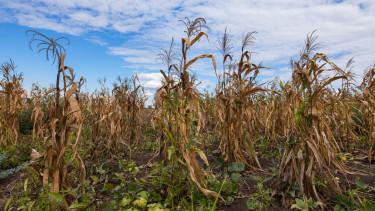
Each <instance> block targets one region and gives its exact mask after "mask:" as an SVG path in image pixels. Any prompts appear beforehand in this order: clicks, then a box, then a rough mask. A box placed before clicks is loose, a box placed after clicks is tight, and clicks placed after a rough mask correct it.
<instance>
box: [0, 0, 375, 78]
mask: <svg viewBox="0 0 375 211" xmlns="http://www.w3.org/2000/svg"><path fill="white" fill-rule="evenodd" d="M199 16H203V17H205V18H206V19H207V21H208V25H209V26H210V28H211V31H210V33H209V36H210V41H209V42H207V41H203V40H202V41H201V42H200V43H199V49H200V50H197V51H194V52H192V55H194V54H198V53H201V52H216V39H217V37H218V36H219V35H220V34H221V33H222V32H223V30H224V28H225V27H226V26H227V27H228V30H229V32H230V33H231V34H233V42H234V44H235V45H236V46H239V44H240V43H239V42H240V40H241V36H242V35H243V34H244V33H246V32H248V31H257V32H258V34H257V35H256V43H255V44H254V47H253V48H252V51H254V52H255V53H254V55H253V59H254V61H255V62H260V61H263V64H264V65H265V66H267V67H270V68H271V69H270V70H266V71H264V77H265V78H271V77H272V76H279V77H280V78H287V76H289V75H290V74H289V72H290V71H287V68H288V65H289V59H290V58H291V57H293V56H296V55H297V54H298V53H299V50H300V49H301V48H302V47H303V41H304V39H305V37H306V34H307V33H308V32H311V31H313V30H315V29H317V30H318V33H319V35H320V39H319V41H321V42H324V44H325V45H324V47H323V48H322V49H321V50H322V51H324V52H327V53H328V55H331V56H334V57H335V60H334V61H337V63H338V64H339V65H345V64H346V61H347V60H348V59H350V58H351V57H354V59H355V61H356V63H355V65H354V69H353V70H354V71H355V72H356V73H357V74H358V75H361V74H362V72H363V70H364V69H365V68H366V67H368V66H369V65H371V64H372V63H374V62H375V36H374V32H375V2H374V1H373V0H344V1H343V2H341V3H336V1H334V0H305V1H296V0H267V1H264V0H231V1H228V0H216V1H205V0H189V1H183V0H143V1H141V0H123V1H119V0H118V1H116V0H113V1H102V0H81V1H76V0H65V1H58V0H29V1H25V0H13V1H7V0H0V21H5V22H16V23H18V24H21V25H26V26H31V27H35V28H44V29H51V30H55V31H58V32H63V33H69V34H74V35H84V33H86V32H91V31H99V32H103V33H104V32H108V31H110V32H111V33H112V32H118V33H125V34H126V36H127V40H126V41H125V43H123V44H122V45H121V46H120V47H118V46H112V47H109V49H108V51H109V53H110V54H112V55H116V56H121V57H123V59H124V66H125V67H127V68H131V69H134V70H136V71H146V72H147V73H150V72H151V73H152V72H155V71H158V70H159V69H160V68H162V67H163V66H162V64H161V63H160V62H159V61H157V53H159V51H160V49H161V48H166V47H168V42H169V41H170V39H171V37H175V38H176V42H178V41H179V39H177V38H179V37H180V36H181V35H182V33H183V25H182V24H181V23H180V22H179V21H178V20H179V19H182V18H184V17H191V18H193V17H199ZM92 41H93V42H95V41H94V40H92ZM104 42H105V41H104ZM97 44H100V43H97ZM107 46H108V45H107ZM176 50H177V52H179V49H178V46H177V49H176ZM218 57H219V56H218V55H217V60H218V61H219V58H218ZM218 63H220V62H218ZM219 68H220V67H219ZM193 70H194V72H196V73H197V74H198V75H203V76H210V77H214V75H213V70H212V68H211V67H210V66H209V64H208V63H207V62H201V63H198V64H196V65H195V66H194V67H193ZM261 75H262V73H261ZM151 84H153V85H155V84H154V83H151Z"/></svg>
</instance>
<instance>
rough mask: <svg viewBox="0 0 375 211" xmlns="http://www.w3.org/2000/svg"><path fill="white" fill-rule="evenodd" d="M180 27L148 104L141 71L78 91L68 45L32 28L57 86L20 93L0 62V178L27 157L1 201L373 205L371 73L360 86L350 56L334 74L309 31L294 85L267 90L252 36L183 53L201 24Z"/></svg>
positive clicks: (18, 81) (7, 204)
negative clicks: (210, 76)
mask: <svg viewBox="0 0 375 211" xmlns="http://www.w3.org/2000/svg"><path fill="white" fill-rule="evenodd" d="M181 24H182V25H183V26H185V31H184V32H185V33H184V35H183V37H181V38H180V39H179V40H174V39H172V41H171V45H170V46H169V48H167V49H166V50H163V51H162V52H161V53H160V54H159V57H160V59H161V61H162V62H163V63H164V64H165V67H161V70H160V74H161V75H162V81H161V84H162V85H161V87H159V88H158V89H157V92H156V93H155V98H154V105H153V107H150V108H146V101H147V97H146V94H145V89H144V87H143V85H142V82H141V80H140V79H139V77H138V76H137V75H136V74H135V75H133V76H132V77H130V78H123V77H119V78H118V80H117V81H116V82H114V83H113V84H112V86H107V84H106V80H101V81H100V82H99V84H100V87H98V89H97V90H95V91H92V92H85V91H83V89H82V87H83V86H84V84H85V82H86V80H85V78H83V77H81V78H78V76H77V75H80V72H79V70H76V69H74V67H70V66H68V65H69V64H66V57H67V56H68V55H69V52H67V51H66V50H65V45H67V44H68V43H69V40H68V39H67V38H65V37H59V38H54V37H49V36H48V35H45V34H43V33H40V32H38V31H33V30H30V31H27V35H28V36H29V38H30V42H29V46H30V49H31V50H32V51H35V52H36V53H40V55H42V56H44V58H43V57H42V58H40V59H45V60H47V61H49V62H50V63H51V64H52V65H51V67H52V68H51V69H52V70H51V71H53V73H54V75H55V78H53V79H51V80H52V81H54V84H53V86H52V87H48V88H43V87H41V86H39V85H37V84H34V85H33V88H32V90H29V91H30V92H29V93H28V91H27V90H26V89H25V88H23V75H22V73H17V71H21V70H18V69H17V67H16V64H15V62H14V61H13V60H10V61H5V62H4V63H3V64H2V65H1V66H0V70H1V75H0V146H1V149H2V150H1V151H0V164H1V165H0V170H1V169H3V168H5V167H7V166H12V165H10V164H9V162H10V161H9V162H3V160H4V159H1V156H2V155H3V154H2V153H6V152H13V154H14V153H15V154H14V155H16V156H20V157H21V155H23V157H24V158H23V159H24V161H28V162H29V163H28V164H27V165H26V166H25V167H23V169H22V170H20V172H21V173H17V175H18V177H17V183H16V184H15V185H14V186H13V187H12V191H10V192H9V194H8V195H7V196H6V200H4V201H2V200H0V207H2V208H4V210H149V211H156V210H158V211H159V210H234V209H237V210H289V209H293V210H295V209H297V210H374V209H375V179H374V178H375V167H374V166H373V165H374V162H375V65H372V66H369V68H368V69H367V70H365V73H364V75H363V76H362V78H361V80H360V81H358V80H355V79H354V78H355V77H354V74H353V73H352V70H351V65H352V60H350V61H348V63H347V65H346V66H345V67H339V66H338V65H337V64H336V63H335V61H334V59H331V58H330V56H329V55H327V54H325V53H324V52H320V48H319V43H318V33H317V32H315V31H314V32H312V33H309V34H308V35H307V37H306V40H305V45H304V46H301V47H302V50H301V52H300V54H299V56H298V58H296V59H293V60H292V61H291V65H290V70H291V72H292V75H291V78H289V79H288V80H286V81H281V80H274V81H269V82H266V83H265V82H263V81H262V80H260V79H259V76H261V75H262V71H263V70H264V69H267V65H266V64H265V65H263V64H260V63H255V61H253V60H254V59H253V58H252V55H253V52H252V45H253V43H254V42H256V39H255V38H256V37H257V36H258V34H257V33H255V32H249V33H246V34H244V36H243V39H242V40H240V43H241V45H240V46H234V45H233V43H235V40H232V38H231V37H232V36H230V34H229V33H230V32H228V31H227V29H225V30H224V32H223V34H222V36H221V38H220V39H219V40H218V41H217V46H218V50H219V52H220V55H221V57H219V58H216V57H215V56H214V52H204V53H202V54H198V55H195V54H193V53H192V49H199V47H200V44H201V43H203V42H207V41H208V39H209V30H208V25H207V22H206V20H205V19H204V18H197V19H188V18H186V19H184V20H182V21H181ZM259 36H260V35H259ZM25 45H27V43H26V44H25ZM167 47H168V46H167ZM238 47H239V48H238ZM176 49H177V51H176ZM234 49H240V50H239V52H234V51H235V50H234ZM176 52H180V53H176ZM200 60H206V61H208V63H209V65H210V66H209V68H211V69H212V72H213V73H214V74H215V76H216V80H217V81H216V87H215V88H214V89H213V90H212V91H206V92H202V91H201V90H200V89H199V86H198V85H199V78H197V77H196V76H195V75H194V74H193V72H192V71H191V67H192V66H194V64H195V63H197V62H198V61H200ZM217 63H219V64H220V67H218V65H217ZM369 65H371V64H369ZM26 111H29V112H28V113H27V118H26V119H25V118H21V117H22V114H24V113H25V112H26ZM23 124H29V125H30V128H31V130H30V131H29V132H23V131H22V130H21V126H22V125H23ZM17 153H18V154H17ZM7 156H12V153H10V154H9V153H8V154H7ZM3 163H5V164H3ZM7 163H8V164H7ZM10 163H11V162H10ZM16 163H17V162H16ZM17 172H18V171H17ZM0 173H2V172H0ZM10 177H12V176H10ZM0 178H1V177H0ZM0 181H1V179H0ZM0 196H1V195H0Z"/></svg>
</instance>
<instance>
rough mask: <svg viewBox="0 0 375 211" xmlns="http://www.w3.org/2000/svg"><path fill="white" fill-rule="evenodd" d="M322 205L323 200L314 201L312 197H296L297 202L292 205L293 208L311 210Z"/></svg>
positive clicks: (304, 210) (303, 210)
mask: <svg viewBox="0 0 375 211" xmlns="http://www.w3.org/2000/svg"><path fill="white" fill-rule="evenodd" d="M322 205H323V204H322V202H319V201H318V202H317V201H314V200H313V199H312V198H309V199H306V198H304V199H296V203H295V204H293V205H292V207H291V209H297V210H302V211H309V210H312V209H315V208H317V207H318V206H322Z"/></svg>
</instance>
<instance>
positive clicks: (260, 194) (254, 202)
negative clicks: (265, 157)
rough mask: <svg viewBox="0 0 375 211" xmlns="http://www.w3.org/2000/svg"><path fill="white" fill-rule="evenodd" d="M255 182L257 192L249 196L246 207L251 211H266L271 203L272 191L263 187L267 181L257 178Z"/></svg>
mask: <svg viewBox="0 0 375 211" xmlns="http://www.w3.org/2000/svg"><path fill="white" fill-rule="evenodd" d="M257 180H258V182H257V191H256V192H255V193H253V194H251V195H250V197H249V199H248V200H247V202H246V206H247V208H248V209H252V210H266V209H267V208H268V207H269V206H270V204H271V202H272V189H270V188H265V187H264V182H265V181H266V180H267V179H264V178H257Z"/></svg>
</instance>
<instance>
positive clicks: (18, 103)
mask: <svg viewBox="0 0 375 211" xmlns="http://www.w3.org/2000/svg"><path fill="white" fill-rule="evenodd" d="M15 68H16V67H15V65H14V63H13V61H12V60H10V61H9V62H5V63H3V64H2V65H1V66H0V72H1V73H2V77H1V80H0V145H8V144H17V141H18V139H19V136H20V132H19V114H20V112H21V110H22V108H23V107H24V102H23V100H24V98H25V97H26V94H25V91H24V89H23V88H22V81H23V76H22V74H17V73H16V72H15Z"/></svg>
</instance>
